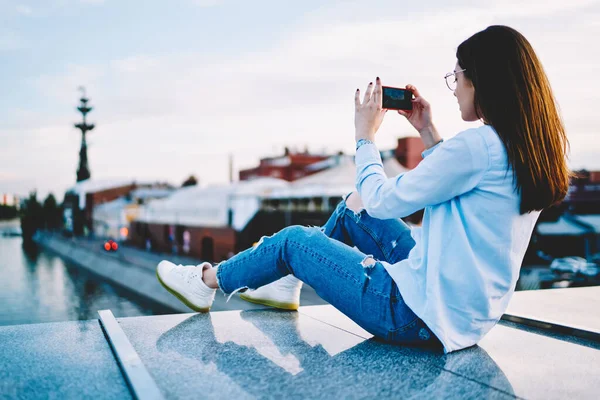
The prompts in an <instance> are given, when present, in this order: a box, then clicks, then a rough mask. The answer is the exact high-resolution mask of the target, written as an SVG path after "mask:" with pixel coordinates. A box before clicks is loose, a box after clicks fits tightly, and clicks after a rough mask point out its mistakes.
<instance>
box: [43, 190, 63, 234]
mask: <svg viewBox="0 0 600 400" xmlns="http://www.w3.org/2000/svg"><path fill="white" fill-rule="evenodd" d="M43 209H44V228H46V229H48V230H55V229H60V228H61V227H62V225H63V221H62V210H61V207H60V206H59V205H58V204H57V202H56V198H55V197H54V195H53V194H52V193H50V194H49V195H48V196H47V197H46V200H44V205H43Z"/></svg>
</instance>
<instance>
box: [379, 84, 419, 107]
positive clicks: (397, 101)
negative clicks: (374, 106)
mask: <svg viewBox="0 0 600 400" xmlns="http://www.w3.org/2000/svg"><path fill="white" fill-rule="evenodd" d="M382 89H383V99H382V100H383V104H382V107H383V108H387V109H389V110H412V108H413V107H412V99H413V93H412V92H411V91H410V90H408V89H401V88H395V87H389V86H383V87H382Z"/></svg>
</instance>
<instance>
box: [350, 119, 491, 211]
mask: <svg viewBox="0 0 600 400" xmlns="http://www.w3.org/2000/svg"><path fill="white" fill-rule="evenodd" d="M434 150H435V151H434ZM423 157H424V159H423V160H422V161H421V162H420V163H419V165H418V166H417V167H416V168H414V169H413V170H411V171H408V172H405V173H402V174H400V175H398V176H396V177H393V178H387V177H386V175H385V173H384V170H383V163H382V162H381V156H380V154H379V151H378V150H377V148H376V147H375V145H374V144H366V145H363V146H361V147H360V148H359V149H358V150H357V152H356V170H357V174H356V188H357V190H358V193H359V195H360V198H361V200H362V202H363V204H364V207H365V209H366V210H367V213H368V214H369V215H370V216H372V217H375V218H379V219H389V218H401V217H406V216H408V215H411V214H413V213H414V212H416V211H418V210H421V209H423V208H425V207H428V206H432V205H436V204H439V203H442V202H444V201H447V200H450V199H452V198H454V197H456V196H459V195H461V194H463V193H466V192H468V191H470V190H472V189H473V188H475V186H477V184H478V183H479V182H480V181H481V178H482V177H483V175H484V174H485V172H486V171H487V170H488V168H489V151H488V148H487V144H486V142H485V139H484V138H483V136H482V135H481V134H480V133H479V132H477V130H476V129H471V130H468V131H464V132H461V133H459V134H458V135H456V136H455V137H454V138H452V139H450V140H448V141H445V142H443V143H439V144H437V145H436V146H434V147H432V148H431V149H428V150H426V151H424V152H423Z"/></svg>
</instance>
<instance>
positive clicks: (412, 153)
mask: <svg viewBox="0 0 600 400" xmlns="http://www.w3.org/2000/svg"><path fill="white" fill-rule="evenodd" d="M424 150H425V145H424V144H423V141H422V140H421V138H420V137H413V136H410V137H403V138H398V145H397V146H396V150H395V153H394V155H395V156H396V160H398V162H399V163H400V164H402V165H403V166H405V167H406V168H408V169H413V168H415V167H416V166H417V165H419V163H420V162H421V153H422V152H423V151H424Z"/></svg>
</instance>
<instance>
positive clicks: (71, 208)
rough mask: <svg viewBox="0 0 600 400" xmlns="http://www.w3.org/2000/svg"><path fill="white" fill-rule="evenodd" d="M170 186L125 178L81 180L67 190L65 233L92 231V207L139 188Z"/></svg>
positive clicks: (78, 233) (75, 233) (64, 213)
mask: <svg viewBox="0 0 600 400" xmlns="http://www.w3.org/2000/svg"><path fill="white" fill-rule="evenodd" d="M150 187H154V188H158V187H164V188H168V187H170V186H169V185H168V184H166V183H136V182H135V181H125V180H92V179H88V180H85V181H81V182H79V183H77V184H76V185H75V186H73V187H72V188H71V189H69V190H67V192H66V193H65V198H64V206H63V216H64V220H65V231H66V233H70V234H74V235H77V236H78V235H83V234H86V233H89V232H93V210H94V207H96V206H98V205H101V204H104V203H108V202H111V201H113V200H116V199H118V198H121V197H124V196H127V195H129V194H130V193H131V192H132V191H134V190H136V189H139V188H150Z"/></svg>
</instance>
